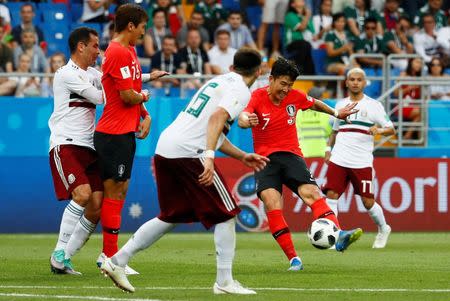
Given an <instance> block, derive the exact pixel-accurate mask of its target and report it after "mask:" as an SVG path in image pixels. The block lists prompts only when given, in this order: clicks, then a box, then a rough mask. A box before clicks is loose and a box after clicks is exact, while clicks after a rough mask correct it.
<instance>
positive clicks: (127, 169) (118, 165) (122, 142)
mask: <svg viewBox="0 0 450 301" xmlns="http://www.w3.org/2000/svg"><path fill="white" fill-rule="evenodd" d="M94 146H95V150H96V151H97V154H98V157H99V164H100V171H101V177H102V179H103V180H107V179H114V180H115V181H117V182H120V181H126V180H128V179H130V177H131V169H132V168H133V159H134V153H135V152H136V138H135V133H127V134H121V135H112V134H105V133H100V132H95V133H94Z"/></svg>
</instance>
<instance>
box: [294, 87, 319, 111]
mask: <svg viewBox="0 0 450 301" xmlns="http://www.w3.org/2000/svg"><path fill="white" fill-rule="evenodd" d="M292 91H293V93H295V95H294V96H295V100H296V102H297V104H298V105H299V108H300V109H301V110H302V111H305V110H307V109H309V108H311V107H312V106H313V105H314V102H315V101H316V99H315V98H313V97H311V96H309V95H307V94H306V93H304V92H302V91H298V90H292Z"/></svg>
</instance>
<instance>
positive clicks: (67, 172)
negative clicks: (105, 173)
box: [50, 144, 103, 200]
mask: <svg viewBox="0 0 450 301" xmlns="http://www.w3.org/2000/svg"><path fill="white" fill-rule="evenodd" d="M50 168H51V170H52V176H53V185H54V187H55V192H56V197H57V198H58V200H69V199H70V198H71V197H72V191H73V190H74V189H75V188H77V187H78V186H80V185H82V184H89V185H90V186H91V190H92V192H95V191H103V182H102V179H101V177H100V169H99V166H98V157H97V153H96V152H95V151H94V150H92V149H90V148H87V147H83V146H78V145H69V144H68V145H58V146H56V147H54V148H53V149H52V150H51V151H50Z"/></svg>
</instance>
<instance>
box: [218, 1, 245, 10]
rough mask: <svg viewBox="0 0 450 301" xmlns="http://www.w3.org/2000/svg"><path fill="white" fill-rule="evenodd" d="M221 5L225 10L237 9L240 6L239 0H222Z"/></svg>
mask: <svg viewBox="0 0 450 301" xmlns="http://www.w3.org/2000/svg"><path fill="white" fill-rule="evenodd" d="M222 6H223V8H225V9H226V10H239V9H240V8H241V4H240V1H238V0H222Z"/></svg>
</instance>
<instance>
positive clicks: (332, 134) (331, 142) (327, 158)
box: [324, 131, 338, 164]
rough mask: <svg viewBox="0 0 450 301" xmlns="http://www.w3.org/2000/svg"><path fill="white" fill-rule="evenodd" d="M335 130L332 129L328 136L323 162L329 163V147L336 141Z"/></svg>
mask: <svg viewBox="0 0 450 301" xmlns="http://www.w3.org/2000/svg"><path fill="white" fill-rule="evenodd" d="M337 133H338V132H337V131H333V132H332V133H331V135H330V137H329V138H328V143H327V147H326V148H325V159H324V160H325V163H327V164H328V163H329V162H330V158H331V149H332V148H333V146H334V143H335V142H336V135H337Z"/></svg>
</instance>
